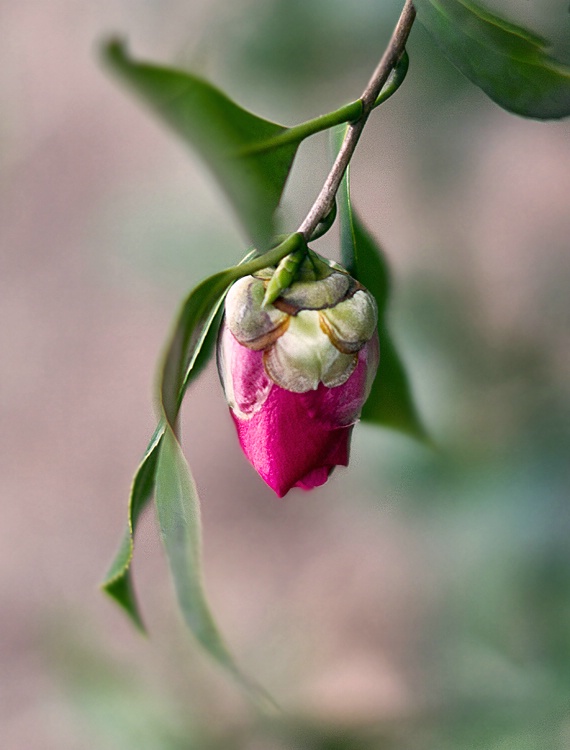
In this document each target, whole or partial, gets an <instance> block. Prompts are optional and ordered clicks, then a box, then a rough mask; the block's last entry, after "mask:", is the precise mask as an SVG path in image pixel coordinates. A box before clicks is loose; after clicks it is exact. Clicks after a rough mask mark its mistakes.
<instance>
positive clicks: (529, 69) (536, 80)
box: [414, 0, 570, 119]
mask: <svg viewBox="0 0 570 750" xmlns="http://www.w3.org/2000/svg"><path fill="white" fill-rule="evenodd" d="M414 5H415V7H416V11H417V14H418V18H419V20H420V21H421V23H422V24H423V25H424V26H425V27H426V29H427V30H428V32H429V33H430V34H431V36H432V37H433V39H434V40H435V42H436V43H437V45H438V46H439V47H440V48H441V49H442V51H443V52H444V54H445V55H446V56H447V57H448V58H449V60H450V61H451V62H452V63H453V64H454V65H455V66H456V67H457V68H459V70H460V71H461V72H462V73H463V74H464V75H465V76H466V77H467V78H469V80H471V81H472V82H473V83H474V84H476V85H477V86H479V88H481V89H482V90H483V91H484V92H485V93H486V94H487V95H488V96H489V97H490V98H491V99H493V101H495V102H497V104H499V105H500V106H501V107H503V108H504V109H507V110H509V111H510V112H514V113H515V114H519V115H523V116H524V117H534V118H537V119H557V118H561V117H567V116H568V115H570V67H568V66H566V65H563V64H562V63H560V62H558V61H557V60H555V59H553V58H552V57H550V56H549V55H548V54H547V52H546V50H547V43H546V42H545V40H543V39H541V38H540V37H538V36H536V35H534V34H532V33H531V32H529V31H527V30H526V29H524V28H522V27H520V26H516V25H515V24H512V23H510V22H508V21H505V20H504V19H502V18H499V17H498V16H495V15H494V14H492V13H491V12H490V11H488V10H486V9H485V8H482V7H480V6H478V5H477V4H475V3H474V2H472V1H471V0H414Z"/></svg>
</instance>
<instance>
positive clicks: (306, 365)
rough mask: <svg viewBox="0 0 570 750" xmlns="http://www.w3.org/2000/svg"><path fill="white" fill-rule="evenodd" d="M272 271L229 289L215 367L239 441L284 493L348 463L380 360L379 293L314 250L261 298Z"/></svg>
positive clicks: (307, 486)
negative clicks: (270, 296)
mask: <svg viewBox="0 0 570 750" xmlns="http://www.w3.org/2000/svg"><path fill="white" fill-rule="evenodd" d="M273 272H274V269H265V270H263V271H261V272H259V273H258V274H256V275H255V276H246V277H244V278H243V279H240V280H239V281H237V282H236V283H235V284H234V285H233V286H232V287H231V289H230V291H229V292H228V295H227V298H226V304H225V320H224V323H223V324H222V329H221V331H220V336H219V341H218V370H219V373H220V378H221V380H222V384H223V387H224V390H225V394H226V399H227V401H228V404H229V406H230V410H231V414H232V417H233V420H234V422H235V425H236V428H237V433H238V437H239V441H240V444H241V447H242V449H243V451H244V453H245V455H246V456H247V458H248V459H249V461H250V462H251V464H252V465H253V467H254V468H255V469H256V471H257V472H258V473H259V475H260V476H261V477H262V478H263V479H264V480H265V482H267V484H268V485H269V486H270V487H272V488H273V489H274V490H275V492H276V493H277V494H278V495H279V497H283V495H285V494H286V493H287V492H288V491H289V490H290V489H291V488H292V487H302V488H303V489H312V488H313V487H317V486H319V485H321V484H324V483H325V482H326V480H327V478H328V476H329V475H330V473H331V472H332V470H333V469H334V467H335V466H337V465H341V466H347V465H348V455H349V446H350V436H351V432H352V427H353V425H354V424H355V422H356V421H357V420H358V418H359V416H360V412H361V409H362V406H363V405H364V402H365V401H366V398H367V396H368V394H369V392H370V388H371V385H372V381H373V380H374V376H375V374H376V369H377V366H378V356H379V347H378V334H377V330H376V325H377V319H378V313H377V308H376V303H375V301H374V298H373V297H372V295H371V294H370V292H368V290H367V289H365V288H364V287H363V286H362V285H361V284H359V283H358V282H357V281H355V279H353V278H352V277H351V276H349V274H348V273H346V271H344V270H343V269H340V267H338V266H337V267H335V268H332V267H330V266H328V265H326V264H325V263H324V262H323V261H321V260H320V259H319V258H318V256H315V255H314V254H313V253H312V252H310V257H308V258H307V260H306V261H305V262H304V263H303V265H302V267H301V269H300V272H299V274H298V275H297V277H296V280H295V281H294V282H293V283H292V284H291V285H290V286H289V287H288V288H287V289H285V290H284V291H282V292H281V294H280V296H279V297H278V298H277V299H276V300H275V301H274V302H273V304H266V305H264V304H263V300H264V296H265V292H266V288H267V285H268V283H269V281H270V280H271V278H272V276H273Z"/></svg>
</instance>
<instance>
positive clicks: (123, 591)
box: [102, 235, 296, 631]
mask: <svg viewBox="0 0 570 750" xmlns="http://www.w3.org/2000/svg"><path fill="white" fill-rule="evenodd" d="M295 237H296V235H292V237H289V238H287V239H286V240H285V242H284V243H282V244H281V245H279V246H278V247H277V248H274V249H273V250H272V251H270V253H268V254H266V255H265V256H262V257H261V259H260V258H256V252H255V251H251V252H249V253H248V254H247V255H246V256H245V258H244V259H243V260H242V261H241V263H240V264H239V265H238V266H234V267H233V268H229V269H227V270H226V271H221V272H220V273H218V274H215V275H214V276H211V277H210V278H208V279H206V280H205V281H203V282H202V283H201V284H199V285H198V286H197V287H196V288H194V289H193V290H192V291H191V292H190V294H189V295H188V297H187V298H186V300H185V301H184V304H183V305H182V308H181V311H180V313H179V315H178V318H177V323H176V326H175V333H174V335H173V337H172V340H171V342H170V346H169V348H168V353H167V355H166V357H165V363H164V372H163V374H162V392H163V393H164V396H161V403H162V402H164V403H165V404H167V405H168V406H167V409H168V414H169V417H170V419H171V422H172V424H174V423H175V422H176V418H177V416H178V409H179V406H180V404H181V402H182V398H183V396H184V393H185V391H186V389H187V388H188V386H189V385H190V383H191V382H192V381H193V380H194V379H195V378H196V377H197V375H198V374H199V373H200V371H201V369H202V368H203V367H204V365H205V364H206V362H207V361H208V359H209V357H210V356H211V354H212V352H213V350H214V346H215V342H216V338H217V330H218V326H217V325H216V319H217V318H218V319H219V318H220V317H221V304H222V301H223V298H224V295H225V292H226V291H227V289H228V287H229V285H230V284H231V283H232V282H233V281H235V280H236V279H238V278H239V277H240V276H242V275H247V274H248V273H253V272H254V271H255V270H259V269H260V268H262V267H263V266H264V265H269V264H271V263H273V262H279V260H280V259H281V257H283V256H284V255H286V254H287V253H288V252H291V250H294V249H295V247H296V239H294V238H295ZM161 408H162V406H161ZM163 434H164V420H162V421H161V422H160V423H159V425H158V427H157V428H156V430H155V432H154V434H153V436H152V438H151V440H150V443H149V445H148V448H147V450H146V452H145V455H144V457H143V459H142V461H141V463H140V465H139V467H138V469H137V471H136V474H135V476H134V479H133V483H132V485H131V493H130V497H129V509H128V523H127V529H126V531H125V534H124V536H123V540H122V542H121V545H120V547H119V550H118V552H117V554H116V556H115V558H114V560H113V562H112V564H111V567H110V569H109V571H108V573H107V575H106V577H105V580H104V581H103V583H102V588H103V590H104V591H106V592H107V593H108V594H109V595H110V596H111V597H112V598H113V599H115V601H116V602H117V603H118V604H119V605H120V606H121V607H123V608H124V609H125V610H126V612H127V613H128V615H129V616H130V617H131V619H132V620H133V622H134V623H135V625H136V626H137V627H138V628H139V629H141V630H143V631H144V625H143V622H142V618H141V615H140V612H139V608H138V605H137V602H136V597H135V593H134V589H133V584H132V580H131V575H130V565H131V561H132V556H133V548H134V535H135V532H136V526H137V522H138V520H139V518H140V516H141V514H142V511H143V510H144V508H145V507H146V506H147V505H148V503H149V501H150V498H151V496H152V492H153V490H154V480H155V472H156V466H157V461H158V455H159V452H160V450H161V446H162V437H163Z"/></svg>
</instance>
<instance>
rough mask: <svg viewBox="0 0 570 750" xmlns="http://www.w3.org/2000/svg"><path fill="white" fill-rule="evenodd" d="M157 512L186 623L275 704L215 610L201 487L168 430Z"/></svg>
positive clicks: (261, 697) (260, 697)
mask: <svg viewBox="0 0 570 750" xmlns="http://www.w3.org/2000/svg"><path fill="white" fill-rule="evenodd" d="M155 499H156V510H157V514H158V521H159V525H160V532H161V536H162V541H163V544H164V549H165V551H166V555H167V558H168V562H169V567H170V571H171V574H172V578H173V581H174V586H175V589H176V594H177V597H178V603H179V605H180V609H181V611H182V614H183V616H184V619H185V621H186V623H187V625H188V627H189V628H190V630H191V631H192V632H193V633H194V635H195V637H196V638H197V640H198V641H199V643H200V644H201V645H202V647H203V648H204V649H205V650H206V651H207V652H208V653H209V654H210V656H212V657H213V658H214V659H215V660H216V661H217V662H218V663H219V664H220V665H221V666H222V667H224V668H225V669H227V670H228V671H229V672H230V673H231V674H232V675H233V676H234V678H235V679H236V680H237V681H238V682H239V683H240V684H241V686H242V687H244V688H245V689H246V690H247V691H248V693H249V694H250V695H251V696H252V698H254V699H255V700H256V701H257V702H259V703H261V704H262V705H263V704H267V703H271V704H272V703H273V701H272V699H271V698H270V697H269V696H268V695H267V693H265V691H263V690H262V688H260V687H259V686H258V685H256V684H255V683H254V682H253V681H251V680H250V679H249V678H247V677H246V676H245V675H244V674H243V673H242V671H241V670H240V669H239V667H238V666H237V665H236V663H235V661H234V658H233V656H232V654H231V653H230V651H229V649H228V647H227V646H226V644H225V642H224V640H223V638H222V636H221V634H220V632H219V630H218V627H217V625H216V622H215V620H214V617H213V615H212V613H211V611H210V607H209V604H208V601H207V597H206V594H205V591H204V584H203V580H202V524H201V516H200V500H199V497H198V492H197V490H196V485H195V483H194V479H193V478H192V474H191V473H190V468H189V466H188V463H187V462H186V459H185V458H184V454H183V453H182V448H181V447H180V443H179V442H178V440H177V439H176V436H175V434H174V432H173V431H172V429H171V428H170V426H169V425H168V426H167V427H166V431H165V433H164V437H163V439H162V446H161V450H160V457H159V459H158V466H157V470H156V489H155Z"/></svg>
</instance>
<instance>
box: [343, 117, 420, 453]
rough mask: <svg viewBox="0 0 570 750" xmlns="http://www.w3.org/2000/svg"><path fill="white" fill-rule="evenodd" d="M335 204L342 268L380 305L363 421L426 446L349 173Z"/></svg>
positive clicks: (383, 277)
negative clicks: (374, 368) (376, 356)
mask: <svg viewBox="0 0 570 750" xmlns="http://www.w3.org/2000/svg"><path fill="white" fill-rule="evenodd" d="M345 132H346V130H345V128H338V129H337V130H336V131H335V132H334V134H333V139H334V140H333V143H334V146H335V149H336V150H338V148H340V144H341V142H342V138H343V135H344V133H345ZM337 200H338V216H339V222H340V235H341V261H342V264H343V265H344V266H345V268H346V269H347V270H348V271H349V272H350V273H351V274H352V275H353V276H354V278H355V279H358V281H360V282H361V283H362V284H364V286H365V287H366V288H367V289H368V290H369V291H370V292H371V293H372V294H373V296H374V298H375V300H376V303H377V305H378V336H379V339H380V366H379V368H378V373H377V374H376V378H375V380H374V383H373V385H372V390H371V393H370V396H369V397H368V400H367V401H366V403H365V405H364V408H363V410H362V419H363V420H364V421H367V422H373V423H375V424H378V425H382V426H383V427H390V428H393V429H396V430H399V431H401V432H405V433H406V434H408V435H411V436H412V437H416V438H418V439H420V440H423V441H425V440H426V439H427V435H426V431H425V429H424V427H423V425H422V422H421V420H420V418H419V415H418V412H417V409H416V407H415V404H414V400H413V397H412V392H411V388H410V384H409V381H408V377H407V375H406V371H405V368H404V365H403V363H402V360H401V358H400V356H399V355H398V352H397V349H396V347H395V346H394V343H393V341H392V337H391V335H390V333H389V330H388V328H387V321H386V312H387V304H388V298H389V292H390V278H389V272H388V265H387V263H386V259H385V258H384V255H383V253H382V251H381V250H380V248H379V247H378V245H377V244H376V242H375V241H374V239H373V238H372V236H371V235H370V233H369V232H368V231H367V230H366V229H365V227H364V226H363V224H362V223H361V221H360V220H359V218H358V216H357V215H356V214H355V212H354V210H353V208H352V202H351V199H350V175H349V169H347V171H346V173H345V176H344V179H343V181H342V185H341V187H340V190H339V192H338V199H337Z"/></svg>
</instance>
